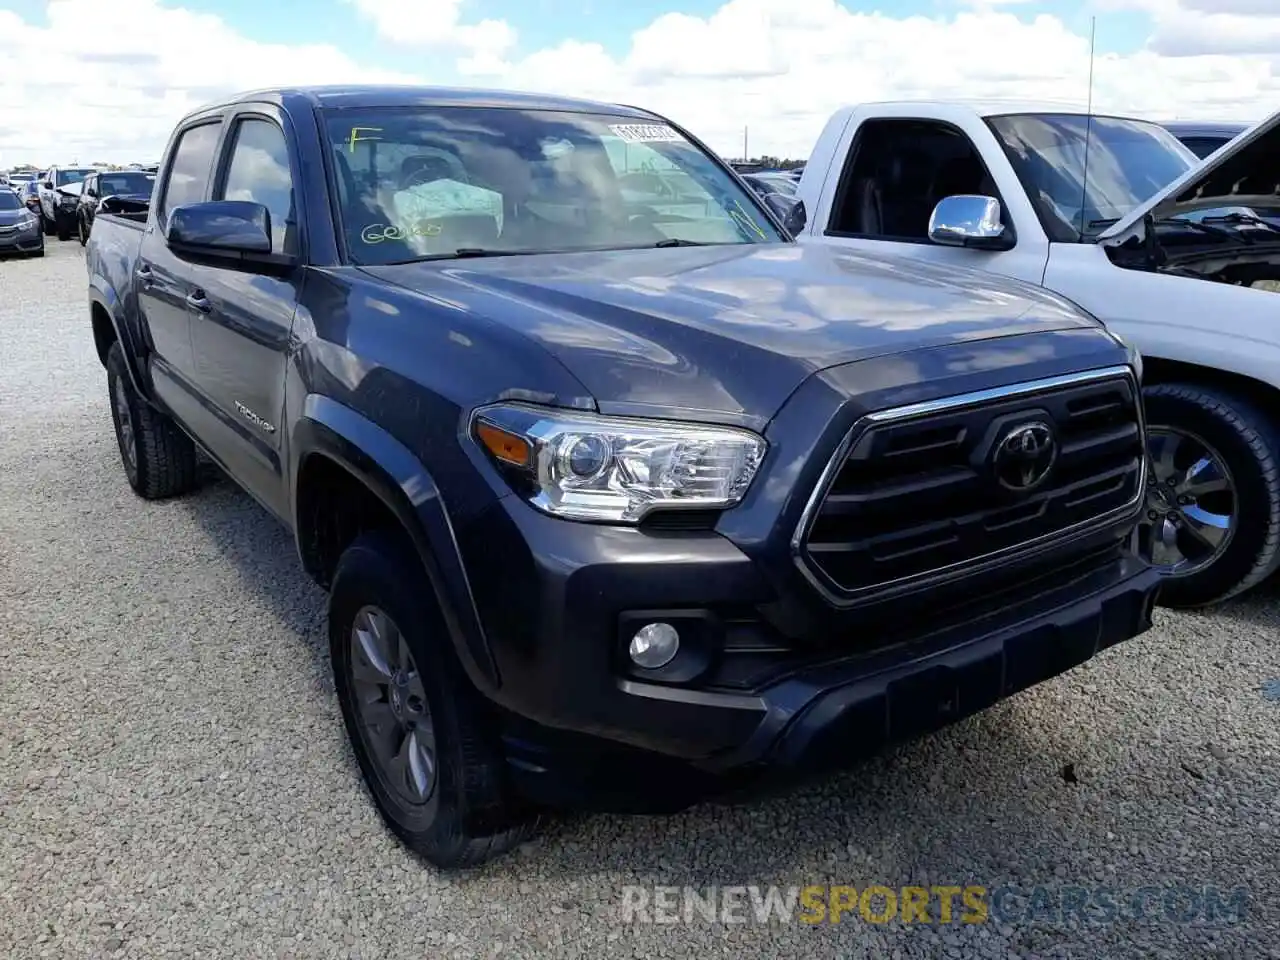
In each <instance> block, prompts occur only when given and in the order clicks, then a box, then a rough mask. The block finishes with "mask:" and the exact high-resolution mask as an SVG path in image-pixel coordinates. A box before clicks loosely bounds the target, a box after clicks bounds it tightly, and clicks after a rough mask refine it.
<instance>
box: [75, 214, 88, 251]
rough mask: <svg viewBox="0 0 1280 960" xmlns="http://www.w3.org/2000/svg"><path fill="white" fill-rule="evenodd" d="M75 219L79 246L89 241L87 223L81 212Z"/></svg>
mask: <svg viewBox="0 0 1280 960" xmlns="http://www.w3.org/2000/svg"><path fill="white" fill-rule="evenodd" d="M76 221H77V229H76V235H77V236H78V237H79V238H80V246H82V247H83V246H84V245H85V244H86V243H88V242H89V225H88V224H87V223H85V220H84V215H83V214H81V215H80V216H79V217H77V218H76Z"/></svg>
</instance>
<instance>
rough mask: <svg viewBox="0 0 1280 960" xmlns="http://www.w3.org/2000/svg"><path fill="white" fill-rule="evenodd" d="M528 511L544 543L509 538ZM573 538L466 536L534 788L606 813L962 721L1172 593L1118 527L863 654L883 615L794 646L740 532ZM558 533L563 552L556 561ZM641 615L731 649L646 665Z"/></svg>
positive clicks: (1132, 623)
mask: <svg viewBox="0 0 1280 960" xmlns="http://www.w3.org/2000/svg"><path fill="white" fill-rule="evenodd" d="M513 517H514V518H517V519H519V520H521V521H525V522H526V523H527V524H528V526H525V524H524V523H522V524H521V526H525V529H524V533H525V535H526V539H525V540H524V542H525V543H526V544H529V543H531V544H534V545H535V550H534V551H532V552H522V551H514V550H508V549H505V545H507V544H510V543H511V542H512V540H510V539H508V538H505V537H503V538H499V539H495V537H498V535H499V530H500V528H501V527H503V526H505V524H506V523H508V522H510V521H511V520H512V519H513ZM544 524H554V525H555V526H554V527H547V528H544ZM565 526H566V525H565V524H564V523H563V522H562V521H557V520H552V519H550V518H544V517H541V516H536V515H531V511H530V510H528V508H526V507H524V505H523V504H520V503H505V504H504V505H503V506H502V507H500V508H498V509H497V511H496V512H495V513H493V514H492V515H490V516H489V517H488V518H487V519H483V520H481V521H479V522H478V524H477V525H475V526H473V527H471V528H470V529H469V530H468V531H467V534H466V535H465V536H464V537H463V544H464V549H465V550H467V551H468V552H471V551H475V554H473V556H475V555H477V554H478V553H480V552H485V553H487V554H488V556H489V559H488V561H487V564H488V566H489V567H490V570H489V572H488V573H486V575H485V576H484V578H483V581H481V580H479V579H477V580H476V581H475V585H476V587H477V590H478V591H479V592H478V594H477V597H476V600H477V602H478V606H479V607H480V609H481V610H483V611H486V627H487V632H488V634H489V636H490V637H491V638H493V637H496V636H500V637H501V638H502V641H501V642H500V643H498V644H496V645H495V647H494V651H495V653H496V654H497V662H498V668H499V671H500V675H501V678H502V683H501V686H500V687H499V688H498V690H497V691H496V692H495V693H494V694H493V696H494V699H495V700H496V701H497V702H498V703H499V704H500V705H501V706H503V707H505V708H506V709H505V714H506V718H507V726H506V729H507V753H508V756H509V759H510V761H511V763H512V768H513V773H514V775H515V777H516V779H517V781H519V783H520V786H521V789H522V790H523V791H524V792H525V793H527V794H529V795H531V796H534V797H536V798H537V799H540V800H542V801H544V802H548V803H553V804H556V805H566V804H567V805H575V804H582V805H585V806H588V807H591V808H597V809H598V808H602V807H603V808H606V809H617V810H649V809H655V808H656V809H679V808H681V807H684V806H687V805H688V804H689V803H693V802H696V801H697V800H699V799H701V798H703V797H704V796H706V795H707V794H709V793H713V792H718V791H719V790H721V789H723V788H725V787H726V786H729V785H732V784H733V783H735V782H742V783H743V784H744V785H748V784H754V783H758V782H760V781H762V780H764V781H770V782H772V781H777V780H790V779H795V778H800V777H804V776H807V775H811V774H813V773H818V772H822V771H825V770H830V769H833V768H838V767H841V766H845V765H847V764H850V763H852V762H854V761H856V760H858V759H860V758H862V757H866V756H868V755H870V754H874V753H876V752H878V751H879V750H881V749H882V748H884V747H885V746H886V745H888V744H890V743H893V742H896V741H900V740H903V739H908V738H911V737H915V736H919V735H922V734H924V733H927V732H929V731H932V730H936V729H938V728H940V727H943V726H946V725H947V724H950V723H953V722H955V721H957V720H959V719H962V718H963V717H966V716H969V715H971V714H973V713H975V712H978V711H980V710H983V709H985V708H986V707H988V706H990V705H992V704H994V703H996V702H997V701H999V700H1001V699H1003V698H1005V697H1007V696H1009V695H1011V694H1013V693H1016V692H1018V691H1020V690H1024V689H1026V688H1028V687H1030V686H1032V685H1034V684H1037V683H1039V682H1041V681H1043V680H1046V679H1049V678H1051V677H1053V676H1056V675H1058V674H1060V673H1062V672H1064V671H1066V670H1069V669H1071V668H1072V667H1074V666H1076V665H1078V664H1080V663H1082V662H1084V661H1085V660H1088V659H1089V658H1090V657H1092V656H1094V655H1095V654H1096V653H1098V652H1099V651H1101V650H1104V649H1106V648H1107V647H1110V646H1113V645H1114V644H1116V643H1119V642H1121V641H1123V640H1127V639H1129V638H1131V637H1134V636H1136V635H1138V634H1140V633H1142V632H1143V631H1145V630H1146V629H1148V628H1149V627H1150V625H1151V610H1152V607H1153V606H1154V603H1155V600H1156V596H1157V592H1158V587H1159V582H1160V580H1159V575H1158V574H1157V572H1156V571H1154V570H1153V569H1152V568H1151V567H1149V566H1148V565H1147V564H1146V563H1145V562H1143V561H1142V560H1140V559H1139V558H1138V557H1137V556H1135V555H1134V554H1133V552H1132V550H1131V546H1130V544H1131V538H1126V537H1124V535H1123V534H1124V528H1123V527H1122V526H1117V527H1115V528H1112V529H1109V530H1105V531H1099V532H1098V533H1097V534H1095V535H1094V537H1092V538H1089V539H1087V540H1084V541H1081V542H1080V543H1079V544H1077V546H1076V548H1075V550H1074V552H1073V553H1072V554H1071V555H1070V556H1069V557H1068V556H1064V555H1062V554H1058V555H1056V556H1055V557H1054V559H1053V561H1052V566H1048V565H1045V566H1041V567H1035V568H1033V567H1031V566H1028V568H1027V578H1026V580H1025V582H1023V583H1021V584H1020V585H1019V588H1018V590H1016V591H1013V592H1006V593H1005V594H1003V595H997V596H990V597H979V598H978V599H972V598H971V599H969V600H968V601H967V602H959V603H953V604H952V605H951V606H950V607H945V608H940V609H938V610H936V611H935V610H933V609H931V610H930V612H929V616H928V618H927V619H924V618H921V619H919V620H917V621H915V622H909V623H905V624H904V625H903V628H902V630H901V632H900V634H899V636H898V637H896V638H894V639H893V640H892V641H890V642H889V643H887V644H883V645H881V644H876V645H874V646H872V645H871V644H869V643H866V642H863V638H862V637H861V636H860V634H862V633H863V632H865V623H866V619H865V616H860V615H858V614H838V613H834V612H833V613H832V614H831V615H830V616H829V617H828V618H827V619H826V620H825V627H824V629H825V631H826V634H825V637H824V638H821V639H823V640H825V642H815V638H814V637H813V636H812V635H810V636H808V637H806V638H805V639H804V640H800V639H798V638H797V637H795V636H791V635H788V634H787V632H786V631H787V630H788V629H789V627H790V623H791V621H790V618H789V617H787V616H785V615H783V614H777V615H774V611H776V610H777V609H778V607H777V605H776V598H775V597H774V596H773V591H772V589H771V587H770V585H769V583H768V582H767V580H766V578H764V577H763V576H762V575H761V573H760V571H759V570H758V569H757V567H756V566H755V565H754V564H753V563H752V562H751V561H750V560H749V559H748V558H747V557H746V556H745V555H744V554H742V553H741V552H739V551H738V549H737V548H736V547H735V546H734V545H733V544H731V543H729V542H728V541H727V540H725V539H723V538H721V537H718V536H716V535H714V534H709V535H706V536H692V537H691V536H687V535H680V536H672V537H670V538H665V537H660V536H646V535H644V534H641V533H639V532H637V531H627V530H617V529H609V528H603V527H591V526H587V525H582V524H569V525H567V526H568V527H570V528H571V530H568V531H566V530H565V529H563V528H564V527H565ZM508 532H510V531H508ZM629 534H635V536H628V535H629ZM544 536H556V537H557V545H558V549H557V551H556V552H555V553H550V552H546V553H544V552H541V551H540V550H538V549H537V545H540V544H541V543H542V537H544ZM495 543H503V544H504V549H503V550H502V551H494V550H493V545H494V544H495ZM499 556H500V559H499ZM535 557H544V558H548V562H542V563H539V562H538V561H537V560H535ZM552 557H554V560H551V559H550V558H552ZM525 563H533V564H534V566H535V570H530V569H529V568H528V567H525V566H524V564H525ZM495 565H497V566H496V568H495ZM473 569H474V567H473ZM522 584H524V585H527V586H526V587H522V586H521V585H522ZM753 609H754V610H755V611H756V612H755V613H754V614H753V613H752V612H751V611H752V610H753ZM636 614H638V616H639V618H640V619H645V618H652V619H664V620H667V621H669V622H672V623H676V624H677V625H678V626H679V628H680V629H681V631H682V633H684V634H685V635H686V636H693V637H694V638H695V643H699V642H700V643H705V644H707V645H708V646H710V647H713V648H715V649H714V652H712V653H711V655H710V658H709V661H708V662H707V663H705V664H704V665H703V668H702V672H701V674H700V675H698V676H696V677H695V678H694V679H692V680H691V681H689V682H685V683H673V682H659V681H658V680H656V679H654V678H652V677H644V676H642V675H640V674H642V673H643V672H642V671H637V670H635V669H634V668H630V665H629V664H628V663H627V661H626V655H625V649H626V641H627V639H628V637H629V636H630V633H631V632H632V631H633V630H634V629H635V622H636V616H635V615H636ZM771 617H772V619H771ZM860 623H861V624H863V626H860ZM690 626H692V627H693V628H694V629H693V631H692V633H689V632H688V628H689V627H690ZM698 630H702V631H704V633H703V634H702V635H701V637H699V636H698V633H697V631H698ZM875 639H876V640H877V641H878V640H881V639H883V637H876V638H875ZM695 649H696V647H695ZM677 662H679V661H678V660H677ZM695 669H696V668H695ZM657 785H661V786H657Z"/></svg>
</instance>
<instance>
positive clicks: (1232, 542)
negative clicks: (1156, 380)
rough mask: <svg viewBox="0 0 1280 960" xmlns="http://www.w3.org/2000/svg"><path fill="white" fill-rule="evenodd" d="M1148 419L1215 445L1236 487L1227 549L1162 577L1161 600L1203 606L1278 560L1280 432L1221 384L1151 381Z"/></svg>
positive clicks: (1244, 585) (1256, 578)
mask: <svg viewBox="0 0 1280 960" xmlns="http://www.w3.org/2000/svg"><path fill="white" fill-rule="evenodd" d="M1143 398H1144V401H1145V406H1146V415H1147V424H1148V427H1149V428H1152V429H1153V430H1159V429H1160V428H1161V427H1167V428H1169V429H1171V430H1173V431H1176V432H1180V433H1183V434H1184V435H1189V436H1191V437H1194V438H1196V439H1197V440H1199V441H1201V442H1202V443H1203V444H1205V445H1207V446H1208V447H1209V448H1211V449H1212V450H1213V451H1215V452H1216V453H1217V454H1218V456H1219V457H1220V459H1221V460H1222V462H1223V463H1224V464H1225V466H1226V468H1227V471H1228V472H1229V474H1230V478H1231V481H1232V483H1233V485H1234V490H1235V495H1234V519H1233V525H1234V527H1233V530H1232V532H1231V533H1230V536H1229V539H1228V540H1227V541H1226V546H1225V548H1223V549H1222V552H1221V553H1220V554H1219V555H1218V556H1217V557H1216V558H1215V559H1213V560H1211V561H1210V562H1209V563H1207V564H1205V565H1204V566H1202V567H1200V568H1198V569H1194V570H1191V571H1190V572H1188V573H1187V574H1185V575H1171V576H1168V577H1166V578H1165V580H1164V585H1163V587H1162V588H1161V591H1160V601H1159V602H1160V603H1161V605H1163V606H1167V607H1180V608H1188V607H1204V606H1209V605H1211V604H1215V603H1220V602H1222V601H1223V600H1226V599H1228V598H1229V597H1232V596H1235V595H1236V594H1238V593H1241V592H1242V591H1244V590H1247V589H1249V588H1250V587H1252V586H1254V585H1255V584H1257V583H1259V582H1260V581H1262V580H1264V579H1266V577H1268V576H1269V575H1270V574H1271V573H1272V572H1274V571H1275V569H1276V567H1277V565H1280V430H1277V428H1276V426H1275V424H1274V423H1273V421H1272V420H1271V419H1270V418H1269V417H1268V416H1267V415H1266V414H1264V413H1263V412H1262V411H1261V410H1259V409H1258V408H1257V407H1255V406H1254V405H1253V404H1252V403H1250V402H1249V401H1248V400H1245V399H1243V398H1241V397H1239V396H1236V395H1234V394H1232V393H1231V392H1229V391H1226V390H1221V389H1218V388H1216V387H1207V386H1202V385H1199V384H1192V383H1161V384H1154V385H1152V386H1149V387H1147V388H1145V389H1144V390H1143Z"/></svg>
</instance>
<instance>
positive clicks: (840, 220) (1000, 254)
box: [815, 118, 1048, 284]
mask: <svg viewBox="0 0 1280 960" xmlns="http://www.w3.org/2000/svg"><path fill="white" fill-rule="evenodd" d="M847 155H848V156H849V157H850V158H851V162H849V163H847V164H845V168H844V171H843V173H842V176H841V182H840V184H839V185H838V187H837V190H836V194H835V197H834V200H833V203H832V206H831V211H830V215H829V220H828V222H827V223H826V224H822V225H815V228H816V230H817V232H818V233H819V234H820V235H821V241H820V242H822V243H824V244H827V245H830V246H834V247H837V248H842V249H848V250H852V251H862V252H867V253H872V254H884V253H888V254H893V255H896V256H902V257H907V258H910V259H913V260H926V261H931V262H935V263H945V264H951V265H958V266H966V267H972V268H974V269H977V270H989V271H991V272H992V273H998V274H1003V275H1004V276H1008V277H1014V278H1016V279H1018V280H1025V281H1028V282H1030V283H1035V284H1039V283H1040V282H1041V280H1042V279H1043V277H1044V271H1045V265H1046V262H1047V260H1048V244H1047V243H1045V242H1044V238H1043V237H1037V238H1029V237H1023V238H1018V237H1016V236H1013V233H1012V231H1013V222H1012V218H1011V217H1010V216H1009V214H1008V211H1007V210H1006V211H1005V212H1004V217H1003V219H1004V223H1005V229H1006V231H1009V232H1010V235H1011V236H1013V239H1014V246H1013V247H1012V248H1011V249H1009V250H998V251H997V250H974V249H968V248H964V247H952V246H944V245H942V244H937V243H934V242H933V241H931V240H930V239H929V217H930V215H931V214H932V212H933V208H934V206H936V205H937V203H938V201H939V200H942V199H943V198H944V197H948V196H955V195H957V194H980V195H984V196H991V197H995V198H996V199H997V200H1001V201H1002V202H1001V206H1002V207H1003V206H1004V203H1003V199H1002V197H1001V194H1000V190H999V188H998V187H997V185H996V182H995V180H994V178H993V177H992V176H991V173H990V171H989V170H988V169H987V166H986V164H985V163H984V162H983V160H982V155H981V153H979V151H978V149H977V148H976V147H975V146H974V144H973V141H972V140H970V139H969V136H968V134H966V133H965V132H964V131H963V130H960V129H958V128H957V127H954V126H952V125H950V124H946V123H942V122H941V121H936V120H925V119H905V118H904V119H899V118H872V119H867V120H864V121H862V123H860V124H859V125H858V128H857V130H856V131H855V133H854V138H853V140H852V142H851V143H850V145H849V152H848V154H847Z"/></svg>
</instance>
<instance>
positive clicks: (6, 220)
mask: <svg viewBox="0 0 1280 960" xmlns="http://www.w3.org/2000/svg"><path fill="white" fill-rule="evenodd" d="M8 253H25V254H28V255H30V256H33V257H43V256H44V231H42V230H41V229H40V218H39V216H38V215H37V214H35V213H33V212H32V211H31V210H30V209H28V208H27V207H26V206H25V205H24V204H23V203H22V200H21V199H20V198H19V197H18V194H17V193H16V192H15V191H13V190H9V189H0V254H8Z"/></svg>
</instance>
